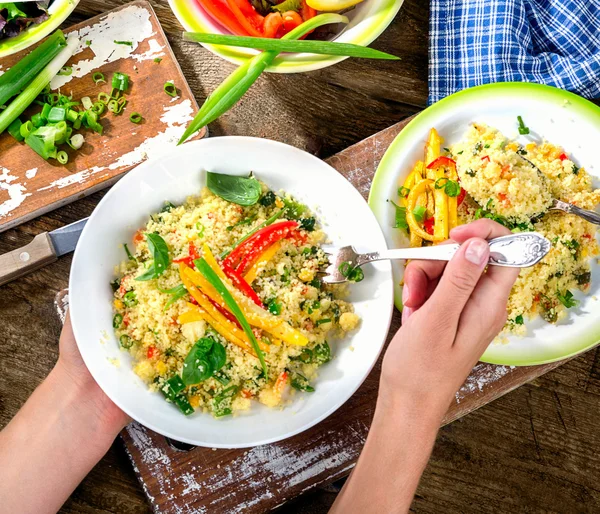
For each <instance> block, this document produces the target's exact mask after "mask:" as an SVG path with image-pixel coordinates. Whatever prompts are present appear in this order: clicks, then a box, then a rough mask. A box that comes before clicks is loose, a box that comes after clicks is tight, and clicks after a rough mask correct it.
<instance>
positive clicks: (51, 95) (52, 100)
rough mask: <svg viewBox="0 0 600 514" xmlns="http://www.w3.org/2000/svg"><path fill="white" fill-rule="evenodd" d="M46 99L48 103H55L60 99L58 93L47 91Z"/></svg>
mask: <svg viewBox="0 0 600 514" xmlns="http://www.w3.org/2000/svg"><path fill="white" fill-rule="evenodd" d="M46 99H47V100H48V103H49V104H50V105H56V104H58V101H59V100H60V95H59V94H58V93H48V94H47V95H46Z"/></svg>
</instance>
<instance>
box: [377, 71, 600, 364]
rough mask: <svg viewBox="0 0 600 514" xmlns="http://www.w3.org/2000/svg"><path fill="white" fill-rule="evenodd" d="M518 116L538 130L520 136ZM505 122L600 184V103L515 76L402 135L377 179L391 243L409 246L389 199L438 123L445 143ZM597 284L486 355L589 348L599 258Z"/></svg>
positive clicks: (548, 356)
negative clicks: (553, 320)
mask: <svg viewBox="0 0 600 514" xmlns="http://www.w3.org/2000/svg"><path fill="white" fill-rule="evenodd" d="M517 116H522V117H523V120H524V121H525V123H526V124H527V126H528V127H529V128H530V129H531V134H530V135H528V136H519V133H518V131H517V127H518V123H517ZM476 121H477V122H481V123H486V124H488V125H490V126H493V127H496V128H498V129H500V130H501V131H502V132H503V133H504V134H505V135H506V136H507V137H510V138H518V139H519V140H520V141H521V142H522V143H523V144H526V143H528V142H530V141H535V142H541V141H542V140H543V139H546V140H547V141H549V142H551V143H554V144H556V145H560V146H562V147H563V148H564V149H565V152H566V153H567V154H568V155H569V156H570V157H571V158H572V159H573V160H574V161H575V162H576V163H577V165H578V166H583V167H585V169H586V170H587V172H588V173H589V174H590V175H591V176H592V178H593V181H594V187H596V188H597V187H599V185H600V184H599V182H600V161H599V159H598V149H597V146H598V140H600V107H598V106H596V105H594V104H593V103H591V102H589V101H588V100H585V99H583V98H581V97H580V96H577V95H575V94H573V93H569V92H567V91H564V90H562V89H557V88H554V87H549V86H543V85H539V84H531V83H521V82H508V83H499V84H490V85H485V86H479V87H475V88H471V89H466V90H464V91H461V92H460V93H456V94H454V95H452V96H449V97H448V98H445V99H444V100H442V101H440V102H437V103H436V104H434V105H432V106H431V107H429V108H428V109H426V110H424V111H423V112H422V113H421V114H419V115H418V116H417V117H416V118H415V119H414V120H413V121H411V122H410V123H409V124H408V125H407V126H406V127H405V128H404V130H402V132H401V133H400V134H399V135H398V136H397V137H396V139H395V140H394V142H393V143H392V144H391V145H390V147H389V148H388V150H387V152H386V153H385V155H384V157H383V159H382V160H381V163H380V164H379V167H378V169H377V173H376V174H375V177H374V179H373V185H372V186H371V193H370V195H369V205H370V206H371V208H372V209H373V212H374V213H375V215H376V216H377V219H378V220H379V223H380V225H381V226H382V228H383V231H384V233H385V236H386V239H387V242H388V245H389V246H390V248H394V247H405V246H408V244H409V242H408V238H407V237H406V235H405V234H403V233H402V231H400V230H398V229H394V228H392V227H393V225H394V214H395V212H394V209H393V207H392V204H391V203H390V202H388V201H387V200H389V199H394V198H397V195H398V193H397V190H398V187H399V186H400V185H402V183H403V182H404V180H405V179H406V177H407V175H408V173H409V172H410V170H411V169H412V167H413V166H414V163H415V162H416V161H417V160H418V159H422V158H423V146H424V144H425V140H426V139H427V135H428V133H429V130H430V129H431V128H432V127H435V128H436V129H437V130H438V132H439V133H440V135H441V136H442V137H443V138H444V146H451V145H453V144H454V143H457V142H458V141H459V140H460V139H461V138H462V137H463V136H464V134H465V132H466V131H467V129H468V127H469V126H470V124H471V123H473V122H476ZM591 268H592V283H591V288H590V291H589V293H588V294H585V295H584V294H583V293H581V292H579V291H578V292H577V293H575V296H576V298H577V299H579V300H580V302H581V303H580V304H579V306H578V307H577V308H573V309H569V311H568V316H567V317H566V319H564V320H562V321H560V322H559V323H557V324H554V325H553V324H550V323H546V322H545V321H543V320H541V319H540V318H537V319H536V320H533V321H532V322H528V323H527V328H528V335H527V336H526V337H517V336H511V337H509V338H508V343H507V344H501V343H492V344H491V345H490V346H489V347H488V348H487V350H486V352H485V353H484V354H483V357H482V358H481V360H482V361H484V362H490V363H492V364H504V365H514V366H527V365H534V364H544V363H547V362H553V361H557V360H561V359H566V358H567V357H571V356H573V355H576V354H578V353H581V352H584V351H586V350H588V349H589V348H591V347H593V346H594V345H596V344H598V342H600V301H598V298H600V267H599V266H598V263H597V261H596V259H595V258H594V259H592V262H591ZM393 270H394V279H395V281H394V283H395V298H396V306H397V307H398V309H402V289H401V287H400V282H401V280H402V277H403V274H404V265H403V264H402V263H401V262H400V261H398V262H394V263H393Z"/></svg>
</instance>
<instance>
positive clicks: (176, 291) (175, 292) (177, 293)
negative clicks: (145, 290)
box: [158, 284, 188, 311]
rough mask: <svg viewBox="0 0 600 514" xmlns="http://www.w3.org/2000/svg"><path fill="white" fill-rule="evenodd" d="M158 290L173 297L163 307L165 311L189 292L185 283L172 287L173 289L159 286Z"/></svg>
mask: <svg viewBox="0 0 600 514" xmlns="http://www.w3.org/2000/svg"><path fill="white" fill-rule="evenodd" d="M158 290H159V291H160V292H161V293H164V294H168V295H171V298H169V301H168V302H167V303H166V304H165V307H164V309H163V310H165V311H166V310H167V309H168V308H169V307H171V305H173V304H174V303H175V302H176V301H177V300H179V299H180V298H183V297H184V296H185V295H186V294H187V292H188V291H187V289H186V288H185V286H184V285H183V284H179V285H178V286H175V287H172V288H171V289H161V288H160V287H159V288H158Z"/></svg>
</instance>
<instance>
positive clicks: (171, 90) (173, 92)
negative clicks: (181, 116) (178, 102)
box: [163, 82, 177, 97]
mask: <svg viewBox="0 0 600 514" xmlns="http://www.w3.org/2000/svg"><path fill="white" fill-rule="evenodd" d="M163 89H164V91H165V93H167V94H168V95H169V96H172V97H176V96H177V88H176V87H175V84H173V82H165V85H164V86H163Z"/></svg>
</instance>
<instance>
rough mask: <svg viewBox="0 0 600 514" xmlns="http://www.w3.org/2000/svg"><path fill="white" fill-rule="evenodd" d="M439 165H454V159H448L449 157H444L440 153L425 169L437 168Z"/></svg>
mask: <svg viewBox="0 0 600 514" xmlns="http://www.w3.org/2000/svg"><path fill="white" fill-rule="evenodd" d="M440 166H456V161H453V160H452V159H450V157H444V156H443V155H442V156H441V157H438V158H437V159H434V160H433V161H431V163H430V164H429V166H427V169H428V170H431V169H433V168H439V167H440Z"/></svg>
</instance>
